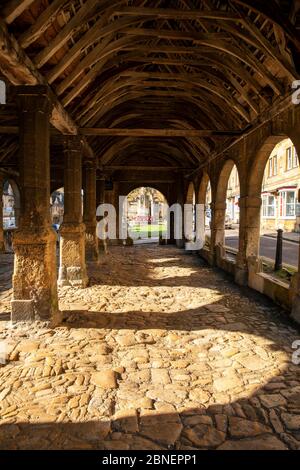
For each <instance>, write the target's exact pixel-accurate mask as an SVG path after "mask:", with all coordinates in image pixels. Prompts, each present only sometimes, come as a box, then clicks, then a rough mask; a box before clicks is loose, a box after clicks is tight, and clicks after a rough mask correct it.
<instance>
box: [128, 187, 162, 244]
mask: <svg viewBox="0 0 300 470" xmlns="http://www.w3.org/2000/svg"><path fill="white" fill-rule="evenodd" d="M156 186H157V185H156V184H155V183H154V184H152V183H151V185H149V184H148V185H140V184H135V185H134V187H133V188H132V189H131V190H130V191H129V192H128V193H127V195H126V198H125V199H124V201H123V211H124V212H123V217H124V222H126V224H127V230H126V232H125V233H127V236H129V238H130V239H132V240H136V239H139V238H140V239H141V240H142V239H146V238H149V239H152V240H156V239H157V241H158V240H160V239H164V238H165V236H166V233H164V232H166V230H165V229H167V227H164V222H165V223H168V210H167V207H168V200H167V198H166V196H165V194H164V193H163V192H162V191H161V190H160V189H158V188H157V187H156ZM143 188H145V189H150V190H151V191H150V192H151V194H150V196H151V197H150V198H149V199H148V207H147V206H146V205H145V206H144V208H143V207H141V205H140V202H138V212H140V214H139V217H141V218H142V220H139V221H138V224H140V227H144V226H145V230H140V236H139V237H138V236H137V234H135V233H134V230H133V229H132V230H130V226H129V222H130V220H129V219H130V217H131V216H133V214H134V212H133V213H132V214H130V212H131V211H130V208H129V205H130V204H129V201H128V198H129V197H130V195H132V194H133V193H134V192H135V191H137V190H139V189H143ZM152 190H154V193H152ZM148 196H149V194H148ZM155 197H159V198H160V199H161V201H159V203H158V204H157V201H155ZM143 202H145V201H143ZM143 209H144V210H143ZM147 209H148V210H147ZM143 212H144V213H143ZM150 217H151V218H150ZM146 219H148V220H146ZM147 226H148V227H147ZM149 226H150V227H149ZM125 228H126V227H125ZM152 228H153V231H152ZM144 232H145V233H146V232H147V235H146V236H145V234H144ZM142 234H144V236H142Z"/></svg>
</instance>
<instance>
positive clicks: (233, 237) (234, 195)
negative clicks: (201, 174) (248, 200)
mask: <svg viewBox="0 0 300 470" xmlns="http://www.w3.org/2000/svg"><path fill="white" fill-rule="evenodd" d="M239 199H240V180H239V174H238V169H237V166H236V165H235V164H234V165H233V168H232V170H231V173H230V176H229V179H228V184H227V192H226V214H225V246H226V252H227V254H228V255H229V256H230V257H231V258H235V255H236V253H237V251H238V248H239V226H240V206H239Z"/></svg>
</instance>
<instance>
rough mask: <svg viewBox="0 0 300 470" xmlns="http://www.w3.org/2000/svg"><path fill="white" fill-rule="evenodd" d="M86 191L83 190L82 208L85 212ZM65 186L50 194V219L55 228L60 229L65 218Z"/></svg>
mask: <svg viewBox="0 0 300 470" xmlns="http://www.w3.org/2000/svg"><path fill="white" fill-rule="evenodd" d="M83 198H84V191H83V190H81V200H82V201H81V208H82V209H81V210H82V214H83ZM64 201H65V199H64V188H63V187H61V188H58V189H55V190H54V191H53V192H52V193H51V196H50V220H51V224H52V226H53V228H54V229H55V230H58V229H59V227H60V226H61V224H62V223H63V220H64Z"/></svg>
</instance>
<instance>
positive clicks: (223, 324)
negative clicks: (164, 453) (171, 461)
mask: <svg viewBox="0 0 300 470" xmlns="http://www.w3.org/2000/svg"><path fill="white" fill-rule="evenodd" d="M11 262H12V257H11V256H10V255H2V257H1V258H0V266H1V268H0V340H1V341H2V343H0V344H2V345H3V341H4V343H5V345H6V347H7V352H8V356H7V361H6V363H5V364H2V365H0V448H1V449H109V450H113V449H122V450H123V449H147V450H148V449H181V450H182V449H300V365H298V366H297V365H295V364H293V363H292V354H293V352H295V351H294V350H293V349H292V344H293V342H294V341H295V340H297V339H300V335H299V332H298V331H297V330H296V329H295V328H294V327H293V325H291V324H290V323H289V322H288V321H286V320H285V318H284V316H283V315H282V312H280V309H279V308H277V307H276V306H274V305H273V304H271V303H270V302H268V301H267V300H264V299H263V298H262V297H260V296H257V295H256V294H250V291H249V290H242V289H240V288H238V287H237V286H235V285H234V284H232V282H231V281H230V279H229V278H227V277H226V276H225V275H224V274H222V273H220V272H218V271H215V270H213V269H211V268H209V267H207V266H206V265H204V263H202V262H201V261H200V259H199V258H198V257H196V256H192V255H187V254H186V253H184V252H183V251H180V250H177V249H176V248H174V247H156V246H155V247H154V246H150V245H147V246H138V247H134V248H133V247H126V248H122V247H115V248H112V249H111V254H110V256H109V257H107V258H105V259H102V261H101V263H100V264H99V265H94V264H92V265H90V266H89V274H90V285H89V287H88V288H86V289H78V288H76V289H75V288H72V287H64V288H61V289H60V290H59V297H60V308H61V310H62V311H63V316H64V321H63V323H62V324H61V325H60V326H58V327H56V328H55V329H50V328H49V327H48V326H47V325H42V324H39V325H36V324H35V325H25V324H20V325H18V326H14V327H11V325H10V324H9V322H8V318H9V308H10V307H9V300H10V296H11V290H10V288H11V286H10V282H11Z"/></svg>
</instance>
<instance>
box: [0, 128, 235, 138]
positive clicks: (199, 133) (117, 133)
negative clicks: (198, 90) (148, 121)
mask: <svg viewBox="0 0 300 470" xmlns="http://www.w3.org/2000/svg"><path fill="white" fill-rule="evenodd" d="M0 129H1V128H0ZM80 133H81V134H82V135H85V136H88V135H92V136H106V137H108V136H109V137H184V138H186V137H194V138H197V137H198V138H199V137H214V136H215V137H231V136H240V135H241V131H219V130H210V129H208V130H203V129H199V130H197V129H116V128H114V129H111V128H106V129H104V128H99V127H82V128H80Z"/></svg>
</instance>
